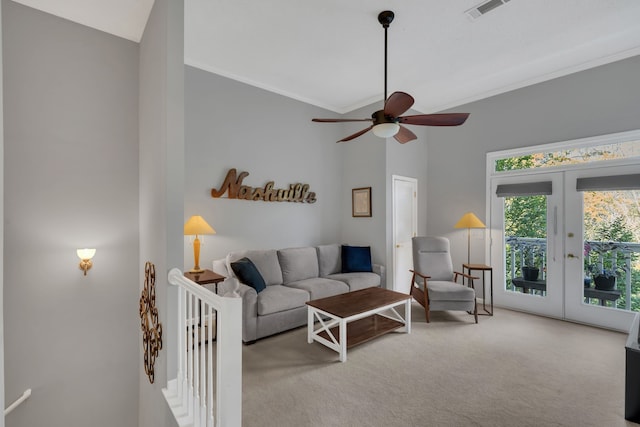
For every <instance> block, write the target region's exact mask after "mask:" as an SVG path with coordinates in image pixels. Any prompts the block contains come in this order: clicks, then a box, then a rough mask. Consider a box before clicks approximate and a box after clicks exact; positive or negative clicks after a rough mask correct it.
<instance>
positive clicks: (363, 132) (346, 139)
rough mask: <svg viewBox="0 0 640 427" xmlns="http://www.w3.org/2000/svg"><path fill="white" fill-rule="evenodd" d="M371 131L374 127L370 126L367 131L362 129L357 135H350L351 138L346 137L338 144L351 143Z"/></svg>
mask: <svg viewBox="0 0 640 427" xmlns="http://www.w3.org/2000/svg"><path fill="white" fill-rule="evenodd" d="M371 129H373V125H371V126H369V127H368V128H366V129H362V130H361V131H360V132H356V133H354V134H353V135H349V136H347V137H345V138H342V139H341V140H340V141H338V142H347V141H351V140H352V139H355V138H357V137H359V136H360V135H363V134H365V133H367V132H369V131H370V130H371Z"/></svg>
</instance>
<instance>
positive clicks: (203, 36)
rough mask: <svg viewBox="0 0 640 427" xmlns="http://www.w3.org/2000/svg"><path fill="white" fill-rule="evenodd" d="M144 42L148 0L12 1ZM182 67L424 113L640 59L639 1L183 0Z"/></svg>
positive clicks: (298, 95)
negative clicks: (401, 104) (484, 5)
mask: <svg viewBox="0 0 640 427" xmlns="http://www.w3.org/2000/svg"><path fill="white" fill-rule="evenodd" d="M14 1H17V2H18V3H22V4H25V5H27V6H31V7H34V8H37V9H40V10H43V11H45V12H49V13H51V14H54V15H57V16H60V17H63V18H66V19H69V20H71V21H75V22H78V23H81V24H83V25H87V26H90V27H93V28H96V29H99V30H102V31H106V32H108V33H111V34H114V35H117V36H120V37H124V38H127V39H130V40H133V41H136V42H138V41H140V38H141V36H142V33H143V30H144V25H145V24H146V21H147V18H148V15H149V11H150V9H151V7H152V4H153V0H14ZM184 3H185V63H186V64H189V65H192V66H196V67H199V68H202V69H204V70H208V71H211V72H214V73H217V74H220V75H223V76H226V77H230V78H233V79H236V80H239V81H242V82H245V83H248V84H251V85H255V86H258V87H261V88H264V89H267V90H270V91H273V92H277V93H280V94H282V95H286V96H288V97H291V98H294V99H298V100H301V101H304V102H307V103H310V104H313V105H317V106H320V107H323V108H326V109H329V110H332V111H335V112H337V113H345V112H348V111H351V110H354V109H356V108H359V107H362V106H365V105H368V104H370V103H372V102H376V101H379V102H380V103H382V100H383V97H384V95H383V92H384V85H383V83H384V30H383V28H382V26H381V25H380V24H379V23H378V20H377V16H378V13H379V12H380V11H382V10H392V11H394V12H395V15H396V17H395V20H394V22H393V23H392V24H391V27H390V28H389V32H388V35H389V52H388V56H389V69H388V86H389V87H388V92H389V93H391V92H393V91H395V90H402V91H405V92H408V93H410V94H411V95H413V97H414V98H415V99H416V104H415V107H414V108H415V109H416V110H418V111H420V112H423V113H431V112H435V111H439V110H443V109H446V108H452V107H455V106H458V105H461V104H464V103H466V102H470V101H475V100H478V99H482V98H486V97H488V96H492V95H496V94H499V93H502V92H506V91H509V90H513V89H517V88H520V87H524V86H528V85H530V84H534V83H538V82H542V81H545V80H548V79H551V78H555V77H559V76H563V75H566V74H570V73H573V72H576V71H580V70H584V69H587V68H591V67H594V66H597V65H602V64H606V63H609V62H612V61H616V60H619V59H623V58H626V57H630V56H634V55H638V54H640V1H638V0H535V1H533V0H511V1H509V2H508V3H506V4H505V5H503V6H500V7H498V8H496V9H494V10H492V11H490V12H489V13H487V14H485V15H483V16H482V17H480V18H478V19H477V20H475V21H472V20H470V19H469V17H468V16H467V15H466V14H465V11H467V10H468V9H470V8H471V7H473V6H475V5H477V4H479V3H480V1H476V0H448V1H437V0H385V1H381V0H351V1H344V0H322V1H299V0H269V1H260V0H254V1H248V0H185V1H184Z"/></svg>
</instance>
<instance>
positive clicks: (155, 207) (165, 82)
mask: <svg viewBox="0 0 640 427" xmlns="http://www.w3.org/2000/svg"><path fill="white" fill-rule="evenodd" d="M183 9H184V5H183V2H182V1H181V0H156V1H155V3H154V6H153V9H152V11H151V15H150V16H149V20H148V21H147V26H146V28H145V32H144V35H143V37H142V41H141V42H140V165H139V168H140V184H139V185H140V255H139V260H140V262H139V265H138V268H137V277H138V283H139V284H140V285H139V289H138V288H137V289H138V292H140V291H141V290H142V286H143V280H144V264H145V262H147V261H151V262H152V263H153V264H155V267H156V306H157V307H158V312H159V321H160V323H162V325H163V337H162V338H163V348H162V350H161V352H160V354H159V357H158V358H157V359H156V364H155V382H154V383H153V384H150V382H149V380H148V378H147V376H146V374H145V371H144V368H143V367H142V363H140V362H138V366H139V371H138V375H137V376H136V378H139V390H140V391H139V395H140V414H139V421H138V425H139V426H140V427H152V426H153V427H158V426H173V425H176V423H175V420H174V419H173V416H172V415H171V413H170V411H169V409H168V406H167V403H166V401H165V400H164V397H163V396H162V388H163V387H166V385H167V379H172V378H175V376H176V366H177V363H176V360H175V357H176V354H175V353H176V352H175V351H168V350H167V349H176V348H177V342H176V339H175V336H176V329H175V325H176V324H177V320H176V319H177V313H176V306H177V291H176V288H175V287H173V286H170V285H169V284H168V281H167V273H168V271H169V270H170V269H171V268H173V267H181V265H182V257H183V253H182V252H183V249H182V246H183V245H182V239H183V237H182V218H183V206H184V198H183V186H184V74H183V73H184V71H183V70H184V65H183V62H184V61H183V57H184V53H183V37H184V15H183ZM137 331H138V334H137V337H138V340H139V341H138V342H140V341H141V340H142V335H141V333H140V332H139V331H140V327H139V326H138V327H137ZM135 348H136V349H140V350H139V351H140V354H139V355H137V358H136V359H137V360H138V361H142V360H143V350H142V348H141V346H140V344H138V345H137V346H136V347H135ZM114 425H115V424H114Z"/></svg>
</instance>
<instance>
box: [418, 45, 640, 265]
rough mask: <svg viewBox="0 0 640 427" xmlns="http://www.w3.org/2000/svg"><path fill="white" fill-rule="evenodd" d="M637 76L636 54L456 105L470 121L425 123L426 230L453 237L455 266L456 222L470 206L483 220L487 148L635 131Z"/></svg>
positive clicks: (479, 249)
mask: <svg viewBox="0 0 640 427" xmlns="http://www.w3.org/2000/svg"><path fill="white" fill-rule="evenodd" d="M639 75H640V57H637V56H636V57H633V58H629V59H625V60H623V61H619V62H615V63H612V64H608V65H603V66H600V67H597V68H593V69H591V70H586V71H582V72H580V73H576V74H572V75H569V76H566V77H561V78H558V79H555V80H551V81H548V82H544V83H540V84H537V85H534V86H530V87H527V88H523V89H519V90H516V91H512V92H509V93H505V94H502V95H497V96H494V97H492V98H488V99H485V100H482V101H477V102H474V103H471V104H467V105H463V106H460V107H457V108H455V109H454V111H459V112H468V113H471V116H470V117H469V119H468V120H467V123H465V124H464V125H463V126H461V127H458V128H449V129H448V128H443V129H438V128H429V130H428V139H429V143H428V153H429V156H428V159H427V165H428V168H427V170H428V179H427V187H428V188H427V193H428V197H429V205H428V214H427V231H428V233H429V234H435V235H445V236H448V237H450V238H451V244H452V252H453V256H454V265H455V266H461V264H462V262H463V261H466V248H467V241H466V231H465V230H455V229H454V228H453V225H454V224H455V222H456V221H457V220H458V219H459V218H460V217H461V216H462V215H463V214H464V213H465V212H467V211H473V212H475V214H476V215H478V217H479V218H480V219H482V220H483V221H484V220H486V202H485V194H486V193H485V182H486V181H485V155H486V153H487V152H490V151H497V150H503V149H510V148H517V147H525V146H530V145H537V144H544V143H551V142H557V141H565V140H570V139H576V138H583V137H588V136H596V135H603V134H608V133H614V132H622V131H627V130H632V129H638V128H640V84H638V76H639ZM485 222H486V221H485ZM471 245H472V255H471V262H481V261H483V260H484V258H483V254H484V248H483V241H482V240H481V239H474V238H473V237H472V242H471Z"/></svg>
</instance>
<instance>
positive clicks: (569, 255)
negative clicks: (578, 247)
mask: <svg viewBox="0 0 640 427" xmlns="http://www.w3.org/2000/svg"><path fill="white" fill-rule="evenodd" d="M567 258H576V259H580V257H579V256H576V255H574V254H567Z"/></svg>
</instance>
